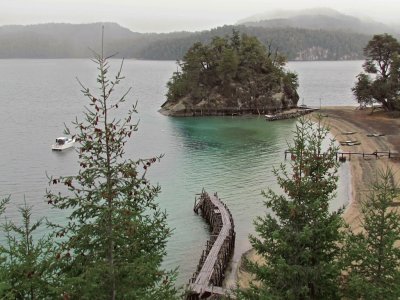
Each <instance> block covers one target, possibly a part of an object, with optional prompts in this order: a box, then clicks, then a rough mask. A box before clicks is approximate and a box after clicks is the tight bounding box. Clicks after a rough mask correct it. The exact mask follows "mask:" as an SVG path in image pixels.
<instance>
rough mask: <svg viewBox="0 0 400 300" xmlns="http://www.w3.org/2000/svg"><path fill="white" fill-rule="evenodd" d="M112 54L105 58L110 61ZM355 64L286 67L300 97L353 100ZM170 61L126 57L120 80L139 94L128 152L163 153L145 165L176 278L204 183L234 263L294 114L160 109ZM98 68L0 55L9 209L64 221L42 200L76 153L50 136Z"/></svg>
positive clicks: (79, 102) (183, 275)
mask: <svg viewBox="0 0 400 300" xmlns="http://www.w3.org/2000/svg"><path fill="white" fill-rule="evenodd" d="M119 63H120V62H119V61H118V60H115V61H112V62H111V64H112V70H111V71H113V70H115V69H116V68H117V67H118V66H119ZM361 64H362V62H361V61H347V62H290V63H289V64H288V68H289V69H290V70H292V71H296V72H297V73H298V75H299V82H300V88H299V94H300V97H301V99H302V100H301V101H300V102H303V103H304V104H307V105H314V106H319V105H320V102H321V103H322V105H355V102H354V100H353V96H352V94H351V90H350V88H351V87H352V86H353V84H354V81H355V76H356V75H357V74H358V73H359V72H360V71H361ZM175 70H176V65H175V63H174V62H171V61H135V60H127V61H125V65H124V74H125V76H126V80H125V81H124V83H123V85H122V86H123V87H124V88H127V87H129V86H132V87H133V91H132V93H131V95H130V97H128V99H129V101H128V103H127V106H126V107H128V105H130V104H133V103H134V102H136V101H138V110H139V114H138V119H140V125H139V131H138V133H137V134H136V135H135V136H134V137H133V138H132V139H131V140H130V142H129V144H128V145H127V157H132V158H139V157H152V156H154V155H156V154H164V155H165V156H164V158H163V159H162V160H161V162H160V163H158V164H156V165H155V166H154V167H152V168H151V170H150V172H149V178H150V180H151V181H152V182H153V183H154V184H156V183H159V184H160V185H161V188H162V193H161V194H160V196H159V198H158V201H159V203H160V205H161V207H162V208H164V209H165V210H166V211H167V213H168V215H169V218H168V223H169V225H170V227H172V228H174V234H173V236H172V238H171V239H170V241H169V243H168V249H167V251H168V255H167V257H166V260H165V266H166V267H167V268H175V267H177V266H179V272H180V273H179V278H178V283H179V284H183V283H185V282H186V281H187V280H188V279H189V277H190V275H191V274H192V273H193V272H194V270H195V267H196V265H197V263H198V260H199V258H200V253H201V251H202V249H203V247H204V245H205V242H206V240H207V239H208V234H209V233H208V227H207V225H206V224H205V223H204V222H203V220H202V219H201V217H199V216H197V215H195V214H194V213H193V212H192V207H193V202H194V197H195V194H196V193H200V192H201V190H202V188H205V189H206V190H207V191H208V192H210V193H214V192H218V194H219V196H220V197H221V198H222V199H223V201H225V202H226V203H227V205H228V206H229V208H230V210H231V212H232V214H233V217H234V221H235V227H236V231H237V245H236V250H235V254H234V258H233V262H234V264H235V262H237V261H238V259H239V258H240V255H241V254H242V253H243V252H244V251H246V250H248V249H249V248H250V245H249V242H248V239H247V236H248V235H249V233H253V232H254V229H253V225H252V221H253V219H254V218H255V217H256V216H258V215H262V214H265V213H266V209H265V208H264V207H263V204H262V203H263V197H262V196H261V195H260V193H261V191H262V190H264V189H267V188H269V187H270V188H272V189H275V190H278V189H277V186H276V183H275V178H274V176H273V175H272V173H271V170H272V168H273V167H274V166H278V165H279V163H280V162H282V161H283V159H284V155H283V151H284V150H285V149H286V148H287V142H289V141H290V140H291V137H292V131H293V129H294V125H295V121H293V120H286V121H280V122H270V123H267V122H266V121H265V120H264V119H263V118H257V117H251V118H250V117H243V118H240V117H235V118H232V117H220V118H211V117H210V118H169V117H165V116H162V115H161V114H159V113H158V112H157V110H158V108H159V107H160V105H161V104H162V103H163V102H164V101H165V97H164V95H165V93H166V82H167V80H168V79H169V78H170V77H171V75H172V73H173V72H174V71H175ZM96 76H97V72H96V65H94V64H93V63H92V62H90V61H89V60H0V105H1V109H0V120H1V126H0V138H1V142H0V145H1V148H0V154H1V155H0V196H1V197H5V196H7V195H11V197H12V203H11V205H10V207H9V209H8V210H7V212H6V215H7V217H9V218H11V219H15V218H16V216H17V215H18V214H17V206H18V205H19V204H20V203H22V202H23V200H24V199H26V202H27V203H28V204H30V205H33V206H34V208H33V211H34V216H35V217H39V216H46V217H48V218H50V219H52V220H53V221H54V220H55V221H58V222H63V216H62V214H60V213H59V212H58V211H53V210H50V209H49V207H48V205H47V204H46V203H45V201H44V197H43V195H44V194H45V190H46V188H48V179H47V177H46V174H48V175H55V176H58V175H72V174H76V173H77V170H78V165H77V163H76V161H77V154H76V153H75V152H74V151H73V150H71V151H66V152H61V153H55V152H52V151H51V150H50V145H51V144H52V143H53V141H54V139H55V138H56V137H58V136H62V135H63V129H64V123H65V124H67V125H68V124H70V122H71V121H72V120H74V119H75V117H76V116H78V118H81V117H82V114H81V112H82V110H83V109H84V105H86V104H87V102H86V100H85V99H84V98H83V96H82V95H81V93H80V87H79V85H78V84H77V81H76V79H75V77H79V79H80V80H81V81H82V82H83V83H85V84H86V85H87V86H88V87H92V88H94V87H95V79H96ZM120 93H122V90H121V91H120ZM121 113H122V115H123V111H122V110H121ZM340 173H341V183H340V189H339V191H338V197H337V201H336V202H335V203H333V204H332V206H333V207H338V206H340V205H342V204H345V203H346V202H347V199H348V184H347V182H348V171H347V169H346V166H344V167H342V168H341V170H340ZM44 230H45V229H44ZM0 239H1V236H0Z"/></svg>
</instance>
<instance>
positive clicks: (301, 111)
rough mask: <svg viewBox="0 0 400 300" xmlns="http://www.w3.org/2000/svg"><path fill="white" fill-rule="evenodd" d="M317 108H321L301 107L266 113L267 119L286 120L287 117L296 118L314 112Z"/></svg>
mask: <svg viewBox="0 0 400 300" xmlns="http://www.w3.org/2000/svg"><path fill="white" fill-rule="evenodd" d="M316 110H319V108H311V107H305V108H302V107H299V108H298V109H296V110H293V109H292V110H289V111H286V112H281V113H277V114H274V115H265V119H266V120H267V121H277V120H285V119H294V118H297V117H300V116H304V115H306V114H309V113H312V112H314V111H316Z"/></svg>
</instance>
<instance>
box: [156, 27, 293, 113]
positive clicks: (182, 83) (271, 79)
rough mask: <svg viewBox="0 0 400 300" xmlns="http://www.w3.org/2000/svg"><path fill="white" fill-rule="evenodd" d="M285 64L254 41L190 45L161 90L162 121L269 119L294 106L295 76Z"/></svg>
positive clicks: (240, 38)
mask: <svg viewBox="0 0 400 300" xmlns="http://www.w3.org/2000/svg"><path fill="white" fill-rule="evenodd" d="M285 62H286V61H285V58H284V57H283V56H281V55H280V54H279V53H278V52H277V51H275V52H273V51H272V49H267V48H265V47H264V46H263V45H262V44H261V43H260V41H258V40H257V39H256V38H255V37H250V36H247V35H245V34H243V35H239V33H238V32H236V31H234V32H233V34H232V36H231V37H229V38H228V37H226V38H221V37H215V38H214V39H213V40H212V42H211V43H210V44H208V45H204V44H201V43H195V44H194V45H193V46H192V47H191V48H190V49H189V51H188V52H187V53H186V55H185V56H184V58H183V60H182V61H181V62H178V66H179V67H178V70H177V71H176V72H175V73H174V74H173V76H172V78H171V79H170V81H169V82H168V84H167V87H168V93H167V95H166V96H167V101H166V102H165V103H164V104H163V105H162V106H161V109H160V112H161V113H162V114H164V115H168V116H214V115H242V114H258V115H260V114H269V113H276V112H279V111H284V110H287V109H291V108H294V107H296V106H297V102H298V100H299V96H298V94H297V91H296V90H297V87H298V82H297V75H296V74H294V73H291V72H289V71H287V70H286V69H285V68H284V66H285Z"/></svg>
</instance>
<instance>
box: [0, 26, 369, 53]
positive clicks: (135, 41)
mask: <svg viewBox="0 0 400 300" xmlns="http://www.w3.org/2000/svg"><path fill="white" fill-rule="evenodd" d="M104 25H105V35H106V39H105V49H107V54H112V53H117V57H125V58H136V59H152V60H177V59H182V58H183V56H184V54H185V53H186V52H187V51H188V50H189V48H190V47H191V45H193V44H194V43H196V42H201V43H209V42H210V41H211V39H212V37H214V36H221V37H224V36H227V35H230V34H231V33H232V30H233V29H234V28H236V30H238V31H239V32H241V33H246V34H249V35H251V36H255V37H257V38H258V39H259V40H260V41H261V42H262V43H263V44H264V45H265V46H267V47H269V48H270V49H271V50H272V51H276V50H278V51H279V52H280V53H281V54H283V55H284V56H286V57H287V58H288V60H345V59H363V52H362V50H363V47H364V46H365V45H366V44H367V42H368V41H369V40H370V38H371V36H369V35H364V34H357V33H349V32H343V31H328V30H310V29H298V28H261V27H246V26H223V27H218V28H215V29H212V30H207V31H202V32H194V33H193V32H173V33H163V34H156V33H135V32H132V31H130V30H129V29H127V28H123V27H121V26H119V25H118V24H115V23H106V24H104ZM101 26H102V24H101V23H95V24H79V25H77V24H41V25H30V26H17V25H14V26H2V27H0V58H85V57H90V55H91V51H90V48H92V49H97V48H98V45H100V43H101V41H100V40H101Z"/></svg>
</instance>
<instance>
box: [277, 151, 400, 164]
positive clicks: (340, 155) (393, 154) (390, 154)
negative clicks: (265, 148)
mask: <svg viewBox="0 0 400 300" xmlns="http://www.w3.org/2000/svg"><path fill="white" fill-rule="evenodd" d="M288 154H290V155H291V154H292V152H291V151H290V150H285V159H286V158H287V155H288ZM352 156H362V158H364V159H365V158H366V157H375V158H376V159H378V158H381V157H382V158H383V157H387V158H390V159H400V155H399V152H397V151H392V150H388V151H378V150H376V151H375V152H372V153H365V152H351V151H343V152H342V151H338V152H336V160H339V161H340V162H345V161H346V159H347V158H348V159H349V160H351V157H352Z"/></svg>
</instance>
